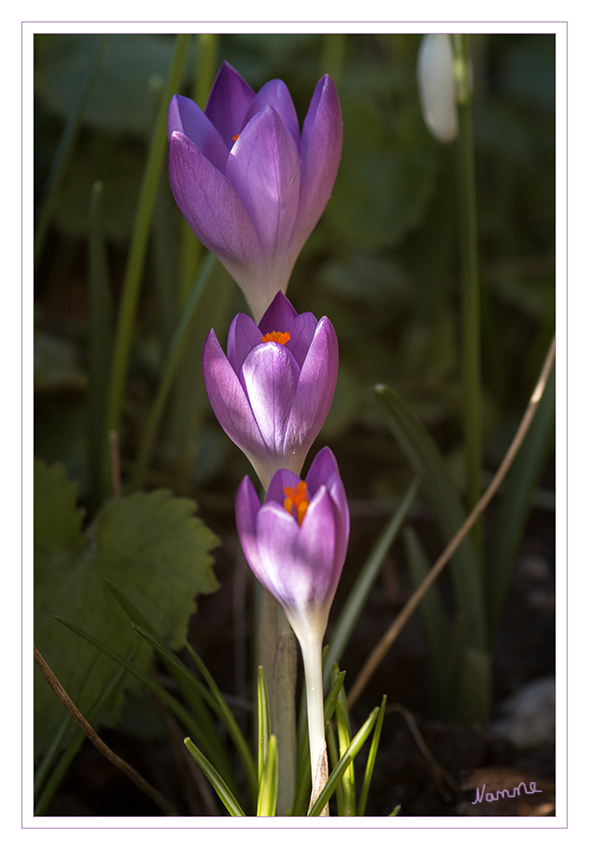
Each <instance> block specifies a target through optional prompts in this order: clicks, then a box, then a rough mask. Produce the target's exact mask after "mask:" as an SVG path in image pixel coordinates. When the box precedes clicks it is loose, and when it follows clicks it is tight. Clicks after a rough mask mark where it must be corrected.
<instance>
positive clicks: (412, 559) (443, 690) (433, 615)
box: [404, 528, 450, 717]
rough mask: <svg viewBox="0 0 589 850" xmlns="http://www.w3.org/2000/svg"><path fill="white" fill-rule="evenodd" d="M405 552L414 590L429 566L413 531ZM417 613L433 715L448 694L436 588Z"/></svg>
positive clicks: (445, 635)
mask: <svg viewBox="0 0 589 850" xmlns="http://www.w3.org/2000/svg"><path fill="white" fill-rule="evenodd" d="M404 538H405V539H404V542H405V552H406V554H407V563H408V565H409V572H410V574H411V581H412V583H413V587H414V589H417V588H418V587H419V586H420V585H421V583H422V582H423V581H424V580H425V578H426V577H427V574H428V572H429V570H430V566H431V565H430V564H429V562H428V559H427V555H426V553H425V551H424V549H423V546H422V545H421V542H420V540H419V538H418V537H417V535H416V533H415V531H414V530H413V529H412V528H406V529H405V533H404ZM418 610H419V614H420V617H421V625H422V628H423V634H424V638H425V645H426V651H427V656H428V660H429V666H430V681H431V689H432V695H431V696H432V702H433V704H434V706H435V708H436V714H437V716H438V717H439V716H440V714H441V708H442V705H444V704H445V700H444V696H445V695H446V694H447V691H448V677H447V674H449V673H450V670H449V668H448V654H449V652H448V642H449V634H448V622H447V619H446V615H445V612H444V606H443V603H442V598H441V594H440V591H439V589H438V587H437V586H436V585H435V584H434V585H433V586H432V587H430V589H429V590H428V592H427V593H426V594H425V596H424V597H423V599H422V600H421V602H420V603H419V609H418Z"/></svg>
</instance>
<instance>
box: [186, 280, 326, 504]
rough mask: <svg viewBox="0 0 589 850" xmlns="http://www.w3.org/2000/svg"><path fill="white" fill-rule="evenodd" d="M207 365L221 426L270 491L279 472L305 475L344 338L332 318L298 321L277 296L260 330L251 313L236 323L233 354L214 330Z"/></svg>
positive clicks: (207, 349)
mask: <svg viewBox="0 0 589 850" xmlns="http://www.w3.org/2000/svg"><path fill="white" fill-rule="evenodd" d="M202 365H203V375H204V382H205V387H206V390H207V394H208V396H209V400H210V402H211V406H212V408H213V410H214V412H215V415H216V417H217V419H218V420H219V423H220V425H221V427H222V428H223V430H224V431H225V432H226V434H227V435H228V436H229V437H230V438H231V439H232V440H233V442H234V443H235V444H236V445H237V446H238V447H239V448H240V449H241V450H242V452H244V454H245V455H247V457H248V458H249V460H250V462H251V464H252V466H253V467H254V469H255V470H256V473H257V474H258V477H259V478H260V481H261V482H262V484H263V486H264V488H267V487H268V484H269V483H270V479H271V478H272V476H273V475H274V473H275V472H276V471H277V470H278V469H281V468H284V469H289V470H290V471H291V472H293V473H295V474H296V475H299V474H300V472H301V469H302V467H303V463H304V461H305V458H306V456H307V452H308V451H309V449H310V448H311V445H312V443H313V441H314V440H315V438H316V436H317V434H318V433H319V431H320V430H321V427H322V425H323V423H324V422H325V417H326V416H327V413H328V411H329V407H330V405H331V401H332V398H333V393H334V390H335V385H336V381H337V368H338V347H337V337H336V334H335V330H334V328H333V325H332V324H331V322H330V321H329V319H328V318H327V317H325V316H324V317H323V318H322V319H320V320H319V321H317V319H316V318H315V316H314V315H313V314H312V313H301V314H300V315H297V312H296V310H295V309H294V307H293V306H292V304H291V303H290V301H289V300H288V299H287V298H286V296H284V295H283V294H282V292H278V293H277V294H276V296H275V297H274V300H273V301H272V304H271V305H270V306H269V308H268V309H267V310H266V312H265V313H264V315H263V317H262V319H261V320H260V323H259V325H256V323H255V322H254V321H253V320H252V319H251V318H250V316H248V315H246V314H245V313H238V315H237V316H236V317H235V318H234V319H233V321H232V323H231V327H230V328H229V337H228V341H227V356H225V354H224V352H223V349H222V348H221V346H220V344H219V342H218V340H217V337H216V335H215V332H214V331H213V330H211V331H210V333H209V335H208V336H207V338H206V341H205V344H204V351H203V364H202Z"/></svg>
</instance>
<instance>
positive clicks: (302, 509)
mask: <svg viewBox="0 0 589 850" xmlns="http://www.w3.org/2000/svg"><path fill="white" fill-rule="evenodd" d="M284 495H285V496H286V499H285V500H284V507H285V508H286V510H287V511H288V512H289V514H292V515H293V516H294V518H295V519H296V520H297V522H298V524H299V525H302V523H303V517H304V516H305V514H306V512H307V508H308V507H309V498H308V496H309V494H308V492H307V485H306V484H305V482H304V481H299V483H298V484H297V486H296V489H294V488H293V487H285V488H284ZM293 508H294V510H293Z"/></svg>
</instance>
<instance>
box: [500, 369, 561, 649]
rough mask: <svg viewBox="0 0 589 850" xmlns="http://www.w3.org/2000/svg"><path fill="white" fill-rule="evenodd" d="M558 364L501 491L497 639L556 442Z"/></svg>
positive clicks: (551, 374)
mask: <svg viewBox="0 0 589 850" xmlns="http://www.w3.org/2000/svg"><path fill="white" fill-rule="evenodd" d="M554 381H555V377H554V367H553V368H552V371H551V373H550V377H549V379H548V381H547V383H546V387H545V389H544V393H543V395H542V398H541V399H540V403H539V405H538V409H537V411H536V415H535V416H534V419H533V420H532V424H531V425H530V430H529V431H528V433H527V434H526V437H525V439H524V442H523V443H522V446H521V448H520V450H519V452H518V455H517V457H516V459H515V461H514V463H513V466H512V468H511V470H510V471H509V474H508V478H507V481H506V482H505V488H504V490H503V491H500V493H499V495H498V501H499V508H498V511H497V514H496V516H495V521H494V524H493V529H492V534H491V541H490V546H489V555H488V571H487V600H488V602H487V605H488V612H489V636H490V640H491V641H493V640H494V638H495V634H496V632H497V629H498V628H499V623H500V620H501V612H502V610H503V603H504V600H505V594H506V592H507V586H508V584H509V579H510V575H511V569H512V566H513V561H514V558H515V555H516V552H517V547H518V544H519V542H520V540H521V537H522V534H523V529H524V525H525V522H526V518H527V516H528V513H529V510H530V506H531V504H532V499H533V494H534V490H535V488H536V486H537V484H538V480H539V478H540V475H541V473H542V470H543V468H544V465H545V463H546V460H547V458H548V455H549V453H550V451H551V449H552V446H553V444H554V417H555V386H554Z"/></svg>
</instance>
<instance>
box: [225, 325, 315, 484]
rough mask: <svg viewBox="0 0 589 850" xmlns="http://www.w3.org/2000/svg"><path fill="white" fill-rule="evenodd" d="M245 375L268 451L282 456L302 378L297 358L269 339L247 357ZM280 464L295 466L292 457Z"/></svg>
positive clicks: (252, 407)
mask: <svg viewBox="0 0 589 850" xmlns="http://www.w3.org/2000/svg"><path fill="white" fill-rule="evenodd" d="M232 371H233V370H232ZM242 375H243V380H244V385H245V388H246V392H247V397H248V400H249V403H250V405H251V410H252V412H253V415H254V417H255V420H256V422H257V424H258V428H259V430H260V433H261V435H262V439H263V441H264V444H265V445H266V447H267V453H269V454H271V455H281V456H282V455H283V453H284V449H283V447H284V442H285V436H286V430H287V427H288V422H289V414H290V409H291V406H292V402H293V397H294V395H295V391H296V389H297V382H298V379H299V367H298V366H297V363H296V360H295V359H294V357H293V356H292V354H291V353H290V351H287V350H286V348H285V347H284V346H283V345H280V344H279V343H277V342H267V343H265V344H264V345H259V346H258V347H257V348H254V349H253V351H251V352H250V354H249V355H248V356H247V357H246V359H245V361H244V364H243V368H242ZM240 386H241V385H240ZM221 424H223V423H221ZM303 460H304V458H303ZM302 462H303V461H301V466H302ZM280 466H284V467H286V468H290V469H292V468H293V467H292V466H291V464H290V462H289V458H284V462H283V463H281V464H280ZM293 471H297V470H296V469H294V470H293ZM298 471H300V469H299V470H298Z"/></svg>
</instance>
